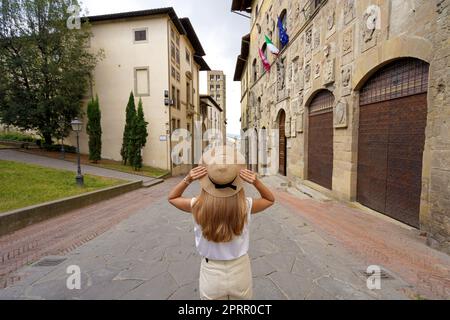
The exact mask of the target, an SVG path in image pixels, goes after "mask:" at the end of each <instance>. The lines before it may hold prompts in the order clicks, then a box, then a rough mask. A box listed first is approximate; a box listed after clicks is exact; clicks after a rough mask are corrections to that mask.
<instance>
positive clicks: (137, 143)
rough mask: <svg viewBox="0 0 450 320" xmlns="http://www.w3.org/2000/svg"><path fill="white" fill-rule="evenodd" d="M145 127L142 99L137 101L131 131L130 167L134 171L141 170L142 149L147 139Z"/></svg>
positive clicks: (146, 123)
mask: <svg viewBox="0 0 450 320" xmlns="http://www.w3.org/2000/svg"><path fill="white" fill-rule="evenodd" d="M147 125H148V122H146V121H145V116H144V108H143V106H142V99H139V104H138V111H137V115H136V119H135V122H134V126H133V130H132V137H133V139H132V146H131V148H130V153H131V154H132V157H131V159H132V165H133V167H134V170H136V171H138V170H140V169H141V168H142V149H143V148H144V147H145V145H146V144H147V137H148V132H147Z"/></svg>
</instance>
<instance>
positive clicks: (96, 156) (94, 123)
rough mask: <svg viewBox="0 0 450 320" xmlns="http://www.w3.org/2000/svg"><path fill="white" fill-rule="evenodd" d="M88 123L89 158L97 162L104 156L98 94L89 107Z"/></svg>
mask: <svg viewBox="0 0 450 320" xmlns="http://www.w3.org/2000/svg"><path fill="white" fill-rule="evenodd" d="M87 116H88V123H87V128H86V129H87V133H88V135H89V160H90V161H92V162H94V163H97V162H98V161H99V160H101V158H102V126H101V111H100V105H99V102H98V96H97V97H96V98H95V100H94V99H92V100H91V101H90V102H89V104H88V109H87Z"/></svg>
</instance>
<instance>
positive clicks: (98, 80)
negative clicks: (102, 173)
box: [71, 8, 210, 175]
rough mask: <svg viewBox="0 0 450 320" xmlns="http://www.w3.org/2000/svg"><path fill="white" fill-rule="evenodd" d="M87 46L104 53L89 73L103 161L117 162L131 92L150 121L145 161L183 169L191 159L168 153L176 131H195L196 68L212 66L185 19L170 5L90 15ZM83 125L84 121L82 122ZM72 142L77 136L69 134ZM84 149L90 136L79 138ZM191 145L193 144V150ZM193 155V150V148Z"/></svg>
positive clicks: (175, 171) (177, 170)
mask: <svg viewBox="0 0 450 320" xmlns="http://www.w3.org/2000/svg"><path fill="white" fill-rule="evenodd" d="M87 19H88V20H89V22H90V24H91V26H92V34H93V36H92V38H91V41H90V48H91V49H92V50H93V51H94V52H97V51H98V50H100V49H101V50H103V51H104V56H105V57H104V59H103V60H101V61H100V62H99V63H98V64H97V66H96V68H95V70H94V72H93V74H92V88H91V90H90V93H89V95H88V96H87V97H86V98H87V99H86V101H85V105H86V104H87V101H88V100H89V99H90V97H91V96H92V95H94V96H95V95H98V97H99V100H100V107H101V111H102V130H103V136H102V139H103V141H102V142H103V144H102V145H103V148H102V157H103V158H105V159H112V160H117V161H120V160H121V155H120V150H121V146H122V137H123V130H124V126H125V116H126V115H125V108H126V105H127V103H128V97H129V94H130V92H131V91H133V92H134V95H135V98H136V105H137V102H138V99H139V98H141V99H142V101H143V106H144V113H145V117H146V121H147V122H148V123H149V125H148V133H149V136H148V139H147V145H146V147H145V148H144V150H143V162H144V164H145V165H149V166H153V167H157V168H161V169H165V170H168V171H170V172H171V173H172V174H173V175H178V174H181V173H185V172H187V171H188V170H189V169H190V168H191V167H192V163H193V162H194V161H193V160H194V158H193V157H192V156H191V155H190V154H191V152H189V158H190V161H189V164H185V165H176V164H175V163H174V162H173V159H172V156H171V153H172V150H173V149H174V147H175V146H176V145H177V143H178V141H173V140H172V133H173V132H174V131H175V130H176V129H186V130H188V131H189V132H191V133H193V132H194V125H195V122H196V121H198V120H200V95H199V78H200V77H199V72H200V71H208V70H210V69H209V67H208V65H207V63H206V62H205V60H204V59H203V57H204V56H205V52H204V49H203V47H202V45H201V43H200V41H199V39H198V37H197V35H196V33H195V30H194V28H193V26H192V24H191V22H190V20H189V19H188V18H179V17H178V16H177V14H176V12H175V11H174V9H173V8H157V9H150V10H142V11H133V12H121V13H116V14H108V15H100V16H91V17H88V18H87ZM83 122H84V124H86V122H87V121H86V119H85V120H84V121H83ZM71 139H72V143H75V141H76V140H75V139H74V137H73V135H72V137H71ZM80 148H81V152H82V153H88V151H89V147H88V136H87V134H86V131H85V130H83V132H82V134H81V136H80ZM193 148H194V146H193V145H192V146H191V149H193ZM192 153H193V152H192Z"/></svg>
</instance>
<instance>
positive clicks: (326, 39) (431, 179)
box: [247, 0, 450, 252]
mask: <svg viewBox="0 0 450 320" xmlns="http://www.w3.org/2000/svg"><path fill="white" fill-rule="evenodd" d="M449 1H450V0H430V1H424V0H391V1H387V0H328V1H324V2H323V5H322V6H321V7H320V8H319V10H316V11H313V10H309V8H308V7H305V5H306V4H307V3H308V2H307V1H306V0H298V1H288V0H273V1H267V0H266V1H264V2H262V3H263V6H262V7H261V8H259V12H260V13H259V15H258V17H257V18H256V19H255V21H254V24H253V25H252V29H251V46H250V55H249V59H248V64H247V66H248V69H247V72H248V74H247V76H248V79H249V81H248V92H249V93H248V109H249V110H248V115H249V119H248V124H249V128H252V127H256V128H262V127H263V126H264V127H266V128H269V129H274V130H276V129H278V116H279V112H280V110H284V111H285V112H286V124H285V126H286V137H287V140H288V143H287V145H288V150H287V174H288V177H289V178H290V179H291V180H298V179H301V180H302V179H307V166H308V159H307V158H308V157H307V150H308V141H307V139H308V137H307V134H308V122H309V121H308V118H309V117H308V114H309V111H308V105H309V103H310V102H311V100H312V99H313V98H314V96H315V94H316V93H317V92H318V91H320V90H323V89H326V90H329V91H331V92H332V93H333V95H334V97H335V105H334V128H335V129H334V142H333V147H334V160H333V167H334V168H333V190H332V191H333V195H334V196H336V197H337V198H340V199H343V200H349V201H354V200H356V183H357V163H358V154H357V151H358V127H359V90H360V89H361V88H362V86H363V85H364V83H365V82H366V81H367V80H368V79H369V78H370V76H371V75H372V74H373V73H374V72H375V71H377V70H378V69H379V68H380V67H381V66H383V65H385V64H386V63H388V62H390V61H393V60H395V59H399V58H404V57H414V58H418V59H421V60H424V61H426V62H428V63H429V64H430V76H429V79H430V83H429V92H428V109H429V117H428V123H427V132H426V145H425V153H424V161H423V167H424V168H423V190H422V201H421V217H420V220H421V229H423V230H425V231H428V233H429V243H430V244H431V245H433V246H435V247H439V248H441V249H443V250H444V251H446V252H449V238H450V101H449V94H448V89H447V86H448V83H449V80H450V79H449V77H450V57H449V55H450V40H449V39H450V36H449V20H450V17H449V13H448V11H449ZM255 5H256V1H254V6H255ZM374 5H375V6H374ZM304 8H305V10H304V11H302V9H304ZM284 9H286V11H287V29H288V34H289V36H290V43H289V45H288V46H287V48H285V49H284V50H282V52H281V54H280V56H279V58H278V59H276V58H275V57H274V56H273V55H272V54H271V53H270V52H268V53H267V54H268V58H269V61H270V62H271V63H272V68H271V72H270V73H264V72H263V71H262V68H261V59H260V58H259V55H258V48H261V47H262V45H263V44H264V36H265V35H268V36H269V37H271V38H272V41H273V42H274V44H275V45H278V29H277V17H278V16H279V15H280V14H281V13H282V11H283V10H284ZM254 12H255V10H254ZM303 12H304V13H303ZM370 24H372V25H374V26H375V28H373V29H372V28H368V25H370ZM254 59H255V60H256V62H257V73H258V74H257V81H256V82H255V81H253V68H252V63H253V61H254ZM276 144H277V141H274V140H272V141H271V142H270V143H269V146H270V147H272V148H270V149H269V153H273V152H276V151H277V149H276V148H275V145H276ZM271 156H272V157H273V158H274V159H275V158H277V155H273V154H271ZM272 174H276V172H272Z"/></svg>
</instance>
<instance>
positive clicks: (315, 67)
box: [314, 63, 320, 79]
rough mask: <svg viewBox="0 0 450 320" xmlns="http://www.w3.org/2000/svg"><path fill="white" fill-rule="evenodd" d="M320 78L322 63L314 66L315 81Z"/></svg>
mask: <svg viewBox="0 0 450 320" xmlns="http://www.w3.org/2000/svg"><path fill="white" fill-rule="evenodd" d="M318 77H320V63H316V65H315V66H314V79H317V78H318Z"/></svg>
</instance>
